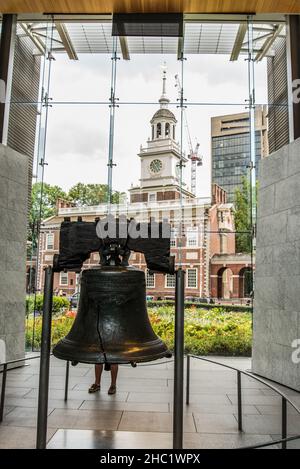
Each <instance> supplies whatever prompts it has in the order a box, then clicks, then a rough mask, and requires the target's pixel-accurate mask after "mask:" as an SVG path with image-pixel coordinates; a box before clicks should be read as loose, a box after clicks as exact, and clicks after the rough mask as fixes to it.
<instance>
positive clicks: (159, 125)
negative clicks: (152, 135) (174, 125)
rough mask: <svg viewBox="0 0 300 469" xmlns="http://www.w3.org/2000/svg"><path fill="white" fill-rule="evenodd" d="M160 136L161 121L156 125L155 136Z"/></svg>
mask: <svg viewBox="0 0 300 469" xmlns="http://www.w3.org/2000/svg"><path fill="white" fill-rule="evenodd" d="M160 136H161V123H160V122H159V123H158V124H157V126H156V138H159V137H160Z"/></svg>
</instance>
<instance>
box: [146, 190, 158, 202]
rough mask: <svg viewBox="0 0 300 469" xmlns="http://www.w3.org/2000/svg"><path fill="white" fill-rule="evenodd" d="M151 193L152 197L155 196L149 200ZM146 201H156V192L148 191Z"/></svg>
mask: <svg viewBox="0 0 300 469" xmlns="http://www.w3.org/2000/svg"><path fill="white" fill-rule="evenodd" d="M151 195H154V197H155V199H154V200H151V199H150V196H151ZM148 202H157V194H156V192H149V193H148Z"/></svg>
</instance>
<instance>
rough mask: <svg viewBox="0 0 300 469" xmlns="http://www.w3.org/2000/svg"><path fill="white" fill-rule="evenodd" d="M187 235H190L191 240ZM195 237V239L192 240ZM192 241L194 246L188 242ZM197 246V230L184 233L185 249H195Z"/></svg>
mask: <svg viewBox="0 0 300 469" xmlns="http://www.w3.org/2000/svg"><path fill="white" fill-rule="evenodd" d="M189 235H191V238H190V239H189ZM194 236H195V238H194ZM190 240H194V241H195V244H190V243H189V241H190ZM198 246H199V230H198V229H195V230H188V231H187V233H186V247H187V248H197V247H198Z"/></svg>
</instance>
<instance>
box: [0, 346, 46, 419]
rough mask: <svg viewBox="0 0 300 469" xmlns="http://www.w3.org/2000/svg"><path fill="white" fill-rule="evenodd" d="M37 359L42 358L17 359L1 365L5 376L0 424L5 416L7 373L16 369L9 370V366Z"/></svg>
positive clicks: (0, 400) (0, 404)
mask: <svg viewBox="0 0 300 469" xmlns="http://www.w3.org/2000/svg"><path fill="white" fill-rule="evenodd" d="M36 358H40V355H35V356H34V357H23V358H17V359H16V360H10V361H8V362H5V363H0V366H3V369H2V375H3V376H2V384H1V396H0V423H1V422H2V421H3V414H4V403H5V391H6V377H7V372H8V371H11V370H15V368H8V367H9V365H15V364H16V363H24V362H27V361H28V360H34V359H36Z"/></svg>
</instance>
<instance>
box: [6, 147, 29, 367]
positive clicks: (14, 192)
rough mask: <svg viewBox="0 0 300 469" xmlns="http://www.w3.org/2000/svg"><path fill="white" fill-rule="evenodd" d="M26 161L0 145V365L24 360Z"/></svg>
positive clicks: (26, 159)
mask: <svg viewBox="0 0 300 469" xmlns="http://www.w3.org/2000/svg"><path fill="white" fill-rule="evenodd" d="M27 181H28V158H27V157H26V156H24V155H22V154H20V153H18V152H16V151H14V150H12V149H10V148H9V147H6V146H4V145H2V144H0V362H1V361H4V360H5V356H6V360H14V359H17V358H22V357H23V356H24V325H25V262H26V224H27V196H28V193H27V189H28V182H27Z"/></svg>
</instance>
